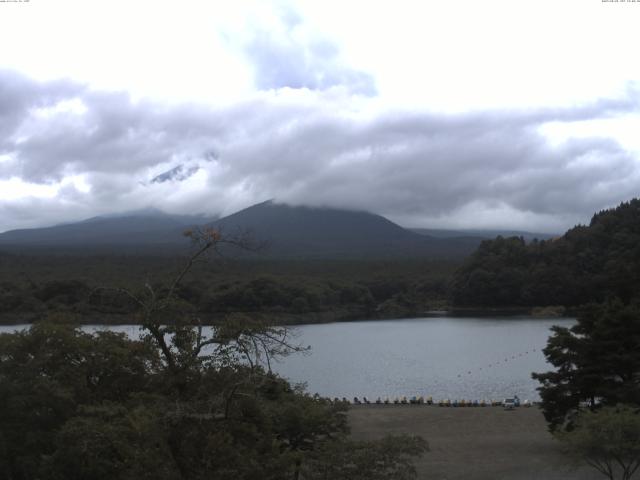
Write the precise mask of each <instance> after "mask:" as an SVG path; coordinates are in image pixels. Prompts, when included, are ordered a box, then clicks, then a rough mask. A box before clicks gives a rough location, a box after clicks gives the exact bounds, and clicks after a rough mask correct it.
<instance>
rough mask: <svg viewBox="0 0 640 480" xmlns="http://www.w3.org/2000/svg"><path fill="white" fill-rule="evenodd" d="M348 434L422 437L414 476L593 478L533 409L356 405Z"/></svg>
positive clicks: (447, 479)
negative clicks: (424, 446)
mask: <svg viewBox="0 0 640 480" xmlns="http://www.w3.org/2000/svg"><path fill="white" fill-rule="evenodd" d="M349 422H350V424H351V430H352V436H353V437H354V438H355V439H359V440H370V439H375V438H380V437H382V436H384V435H387V434H400V433H406V434H411V435H421V436H422V437H423V438H424V439H425V440H427V442H428V443H429V449H430V451H429V452H427V453H426V454H425V455H424V456H423V457H422V458H421V459H420V460H418V462H417V463H416V466H417V469H418V478H419V479H434V480H463V479H464V480H484V479H487V480H500V479H504V480H534V479H536V480H561V479H562V480H573V479H576V480H578V479H580V480H592V479H593V480H597V479H600V478H603V477H602V475H601V474H599V473H598V472H596V471H595V470H594V469H592V468H591V467H588V466H579V467H577V466H572V460H571V459H569V458H568V457H567V456H566V455H564V454H563V452H562V450H561V448H560V445H559V444H558V443H557V442H556V441H555V440H554V439H553V438H552V437H551V435H550V434H549V432H548V431H547V426H546V423H545V421H544V417H543V416H542V413H541V412H540V410H539V409H538V408H537V407H531V408H522V407H521V408H518V409H516V410H512V411H505V410H503V409H502V408H500V407H485V408H482V407H477V408H453V407H448V408H447V407H437V406H426V405H358V406H352V407H351V409H350V411H349Z"/></svg>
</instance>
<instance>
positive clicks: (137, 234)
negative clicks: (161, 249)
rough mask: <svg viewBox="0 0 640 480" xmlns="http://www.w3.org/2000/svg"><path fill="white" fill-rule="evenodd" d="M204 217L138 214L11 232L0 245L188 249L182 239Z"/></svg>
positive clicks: (5, 235)
mask: <svg viewBox="0 0 640 480" xmlns="http://www.w3.org/2000/svg"><path fill="white" fill-rule="evenodd" d="M206 221H207V220H206V219H205V218H203V217H195V216H187V215H168V214H165V213H162V212H138V213H133V214H125V215H122V216H104V217H93V218H90V219H88V220H84V221H81V222H77V223H69V224H64V225H56V226H53V227H46V228H30V229H21V230H11V231H8V232H5V233H2V234H0V245H4V246H20V247H65V248H74V247H75V248H80V247H82V248H91V247H131V246H147V245H150V246H175V247H179V246H185V245H187V243H186V241H185V239H184V238H182V236H181V235H180V233H181V231H182V230H184V229H185V228H187V227H190V226H193V225H197V224H201V223H204V222H206Z"/></svg>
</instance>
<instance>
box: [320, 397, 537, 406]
mask: <svg viewBox="0 0 640 480" xmlns="http://www.w3.org/2000/svg"><path fill="white" fill-rule="evenodd" d="M314 398H318V399H319V398H320V397H319V396H317V395H314ZM327 400H329V401H330V402H331V403H336V404H339V403H346V404H349V405H371V404H374V405H429V406H432V405H435V406H439V407H502V406H505V405H506V403H507V402H508V400H511V401H512V400H513V399H505V400H487V399H482V400H466V399H460V400H458V399H454V400H451V399H449V398H446V399H442V400H438V401H434V400H433V397H431V396H429V397H423V396H419V397H417V396H413V397H410V398H407V397H404V396H403V397H394V398H391V399H390V398H389V397H385V398H384V399H383V398H381V397H378V398H376V399H375V400H374V401H371V400H369V399H368V398H367V397H362V398H359V397H353V400H349V399H347V398H346V397H342V398H338V397H335V398H333V399H327ZM510 403H512V402H510ZM536 403H537V402H530V401H529V400H524V401H523V402H520V401H517V402H516V403H515V404H513V406H516V407H519V406H522V407H525V408H526V407H530V406H532V405H535V404H536Z"/></svg>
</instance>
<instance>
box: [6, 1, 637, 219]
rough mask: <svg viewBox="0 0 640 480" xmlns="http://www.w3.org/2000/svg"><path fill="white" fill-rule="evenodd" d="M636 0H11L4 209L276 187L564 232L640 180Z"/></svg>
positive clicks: (407, 213) (286, 192)
mask: <svg viewBox="0 0 640 480" xmlns="http://www.w3.org/2000/svg"><path fill="white" fill-rule="evenodd" d="M638 25H640V2H624V3H620V2H617V3H614V2H604V1H602V0H562V1H557V0H552V1H547V0H536V1H529V0H504V1H497V0H483V1H481V2H480V1H475V0H470V1H463V0H457V1H455V2H443V1H401V0H394V1H376V2H368V1H367V2H365V1H355V0H354V1H349V2H347V1H344V0H341V1H327V0H324V1H321V2H320V1H317V0H310V1H291V2H286V1H277V2H267V1H263V0H261V1H255V2H250V1H246V2H244V1H234V2H213V1H188V0H181V1H166V2H162V1H153V2H152V1H148V2H145V1H137V2H131V1H119V0H109V1H104V0H100V1H89V0H78V1H66V0H30V1H26V0H23V1H21V2H18V1H9V0H7V1H3V2H0V45H1V47H0V231H4V230H9V229H13V228H21V227H31V226H44V225H50V224H54V223H59V222H67V221H76V220H81V219H84V218H87V217H91V216H94V215H100V214H106V213H113V212H124V211H129V210H136V209H141V208H148V207H153V208H159V209H162V210H164V211H166V212H170V213H203V214H208V215H212V214H213V215H215V214H219V215H224V214H229V213H232V212H234V211H236V210H238V209H240V208H244V207H247V206H249V205H251V204H254V203H257V202H260V201H264V200H266V199H270V198H275V199H276V200H279V201H282V202H287V203H292V204H306V205H319V206H320V205H322V206H333V207H341V208H353V209H365V210H370V211H373V212H375V213H380V214H382V215H385V216H387V217H388V218H390V219H392V220H394V221H397V222H399V223H400V224H402V225H404V226H420V227H446V228H513V229H524V230H534V231H547V232H561V231H564V230H565V229H566V228H568V227H571V226H573V225H574V224H576V223H585V222H588V221H589V219H590V217H591V214H592V213H593V212H594V211H596V210H599V209H602V208H606V207H611V206H615V205H616V204H618V203H619V202H621V201H624V200H629V199H631V198H632V197H635V196H639V195H640V62H638V48H639V46H640V28H638Z"/></svg>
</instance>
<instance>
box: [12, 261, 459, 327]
mask: <svg viewBox="0 0 640 480" xmlns="http://www.w3.org/2000/svg"><path fill="white" fill-rule="evenodd" d="M183 262H184V257H179V256H175V257H167V256H158V257H154V256H126V255H102V256H100V255H85V256H82V255H44V254H43V255H9V254H5V255H0V321H1V322H4V323H15V322H30V321H34V320H39V319H44V318H49V319H50V320H56V319H62V320H64V321H69V320H73V321H76V322H82V323H87V322H89V323H90V322H93V323H131V322H132V321H134V320H135V318H134V317H133V316H132V314H133V313H134V312H135V307H136V306H135V305H134V303H133V302H132V301H131V299H130V298H128V297H127V296H126V295H122V294H121V293H119V292H118V291H117V290H116V287H118V288H121V287H125V288H131V289H139V288H144V287H143V285H144V283H149V284H151V285H154V286H156V287H157V288H162V286H163V282H164V281H165V280H166V279H167V278H171V277H172V275H174V274H175V272H176V271H178V270H179V268H180V266H181V265H182V264H183ZM458 265H459V264H458V263H455V262H452V261H435V260H424V259H423V260H417V261H410V260H400V259H394V260H385V261H373V260H371V261H347V260H322V261H321V260H316V261H312V260H308V261H294V260H291V261H287V260H277V261H276V260H273V261H271V260H246V259H244V260H239V259H235V260H232V259H227V260H225V259H220V261H218V262H216V264H215V267H214V266H213V265H212V264H211V263H199V264H196V265H194V267H193V269H192V271H191V272H190V273H189V275H188V276H187V277H186V278H185V279H184V281H183V283H182V284H181V287H180V289H179V290H178V291H177V292H176V293H177V295H178V296H179V298H180V299H181V300H182V301H183V302H184V304H185V307H187V308H189V309H190V310H191V311H193V312H196V313H198V315H199V317H200V318H201V320H202V321H203V322H205V323H210V322H211V323H213V322H215V321H217V320H218V319H221V318H223V317H224V316H225V315H227V314H228V313H231V312H243V313H248V314H251V315H252V316H253V317H256V316H257V317H260V318H262V319H265V320H268V321H272V322H276V323H311V322H322V321H333V320H347V319H349V320H354V319H355V320H357V319H366V318H392V317H403V316H414V315H420V314H422V313H424V312H425V311H426V310H430V309H437V308H443V306H444V305H445V304H446V301H447V288H448V282H449V279H450V276H451V274H452V273H453V271H454V270H455V268H456V267H457V266H458Z"/></svg>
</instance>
